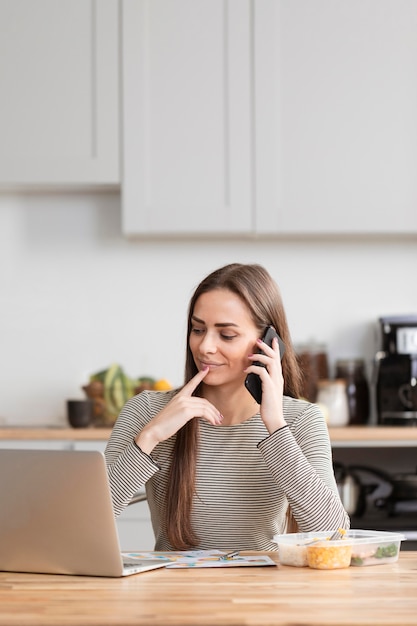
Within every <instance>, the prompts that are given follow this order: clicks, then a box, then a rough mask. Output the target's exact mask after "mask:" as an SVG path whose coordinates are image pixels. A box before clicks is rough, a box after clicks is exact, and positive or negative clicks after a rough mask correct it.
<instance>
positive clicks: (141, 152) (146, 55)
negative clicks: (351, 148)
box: [122, 0, 253, 235]
mask: <svg viewBox="0 0 417 626" xmlns="http://www.w3.org/2000/svg"><path fill="white" fill-rule="evenodd" d="M250 4H251V3H250V2H249V0H176V1H175V2H173V1H172V0H123V2H122V13H123V15H122V33H123V53H122V54H123V61H122V64H123V81H122V82H123V87H122V89H123V120H124V128H123V175H122V178H123V198H122V205H123V229H124V231H125V233H126V234H130V235H135V234H149V233H156V234H163V233H167V234H175V233H179V234H193V233H217V234H219V233H226V234H227V233H231V232H232V233H247V232H249V231H250V230H251V229H252V174H253V172H252V169H253V163H252V156H251V155H252V151H251V138H252V119H251V115H252V111H251V106H252V101H251V63H250V55H251V36H250Z"/></svg>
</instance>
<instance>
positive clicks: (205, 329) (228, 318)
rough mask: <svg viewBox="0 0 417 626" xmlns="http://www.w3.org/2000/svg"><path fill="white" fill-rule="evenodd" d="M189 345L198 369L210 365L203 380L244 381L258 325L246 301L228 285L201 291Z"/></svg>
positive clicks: (257, 335) (206, 382)
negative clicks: (228, 288) (223, 287)
mask: <svg viewBox="0 0 417 626" xmlns="http://www.w3.org/2000/svg"><path fill="white" fill-rule="evenodd" d="M191 321H192V327H191V333H190V337H189V345H190V350H191V352H192V355H193V357H194V361H195V364H196V366H197V369H198V370H202V369H203V368H205V367H209V370H210V371H209V373H208V374H207V375H206V377H205V378H204V384H208V385H225V384H229V383H231V382H238V383H239V384H243V381H244V379H245V376H246V374H245V373H244V371H243V370H244V369H245V368H246V367H247V366H248V365H249V364H250V361H249V359H248V355H249V354H251V353H253V352H254V350H255V348H256V340H257V338H258V337H259V332H258V329H257V328H256V326H255V324H254V323H253V321H252V318H251V316H250V312H249V309H248V307H247V306H246V304H244V302H243V301H242V300H241V299H240V298H239V297H238V296H237V295H235V294H234V293H232V292H231V291H228V290H227V289H216V290H213V291H209V292H207V293H204V294H202V295H201V296H200V297H199V298H198V300H197V301H196V303H195V307H194V311H193V315H192V320H191Z"/></svg>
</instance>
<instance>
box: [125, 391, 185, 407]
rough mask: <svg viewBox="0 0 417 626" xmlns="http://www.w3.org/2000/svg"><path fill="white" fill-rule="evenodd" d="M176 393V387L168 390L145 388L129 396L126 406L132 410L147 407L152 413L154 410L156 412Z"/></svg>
mask: <svg viewBox="0 0 417 626" xmlns="http://www.w3.org/2000/svg"><path fill="white" fill-rule="evenodd" d="M176 393H178V389H170V390H169V391H152V390H148V389H145V390H144V391H141V392H140V393H138V394H137V395H136V396H133V397H132V398H130V400H128V401H127V403H126V407H127V408H130V409H133V410H135V409H139V410H143V408H144V407H147V408H148V409H149V410H150V411H151V412H152V413H154V412H155V411H156V412H158V411H160V410H161V409H163V408H164V406H166V405H167V404H168V402H169V401H170V400H172V398H173V397H174V396H175V394H176Z"/></svg>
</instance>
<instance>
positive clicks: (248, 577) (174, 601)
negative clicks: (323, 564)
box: [0, 552, 417, 626]
mask: <svg viewBox="0 0 417 626" xmlns="http://www.w3.org/2000/svg"><path fill="white" fill-rule="evenodd" d="M269 555H270V556H271V557H272V558H273V559H274V560H275V561H276V562H277V563H278V565H277V567H256V568H255V567H254V568H243V567H242V568H239V567H236V568H230V569H221V570H219V569H175V570H173V569H171V570H167V569H159V570H154V571H151V572H146V573H143V574H137V575H135V576H129V577H127V578H121V579H109V578H92V577H84V576H79V577H77V576H62V575H60V576H52V575H49V574H16V573H6V572H2V573H0V606H1V611H0V625H2V626H3V625H4V626H6V625H7V626H13V625H19V626H52V625H53V626H60V625H64V624H65V626H79V625H82V626H90V625H91V626H92V625H94V626H109V625H117V626H128V625H129V626H130V625H133V624H135V625H138V626H141V625H142V626H144V625H147V626H150V625H153V626H170V625H171V626H172V625H173V626H197V625H198V626H200V625H201V626H238V625H245V624H246V625H249V626H266V625H268V624H269V625H274V626H277V625H279V624H286V625H289V624H298V625H303V626H318V625H320V626H325V625H329V624H332V626H338V625H340V626H361V625H363V626H365V625H366V626H388V625H394V624H396V625H397V624H402V626H408V625H411V624H414V625H415V624H416V623H417V617H416V616H417V595H416V589H417V552H405V553H403V552H401V553H400V557H399V560H398V562H397V563H394V564H391V565H376V566H371V567H349V568H347V569H341V570H333V571H321V570H312V569H309V568H295V567H285V566H282V565H279V561H278V555H277V553H269Z"/></svg>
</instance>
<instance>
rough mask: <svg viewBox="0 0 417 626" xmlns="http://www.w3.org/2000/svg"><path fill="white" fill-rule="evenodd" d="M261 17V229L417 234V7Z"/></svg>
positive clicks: (299, 10)
mask: <svg viewBox="0 0 417 626" xmlns="http://www.w3.org/2000/svg"><path fill="white" fill-rule="evenodd" d="M254 12H255V13H254V15H255V19H254V28H255V32H254V42H255V44H254V62H255V66H254V74H255V78H256V80H255V96H254V97H255V102H256V106H255V128H256V135H255V141H256V184H255V189H256V220H255V222H256V224H255V230H256V232H257V233H259V234H269V233H281V234H291V233H296V234H299V233H307V234H311V233H318V234H321V233H382V234H384V233H398V234H401V233H408V232H410V231H411V232H417V211H416V206H417V185H416V175H415V172H416V171H417V37H416V32H417V4H416V2H415V0H366V1H364V0H349V1H344V0H336V1H335V0H314V2H311V1H310V0H255V2H254Z"/></svg>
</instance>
